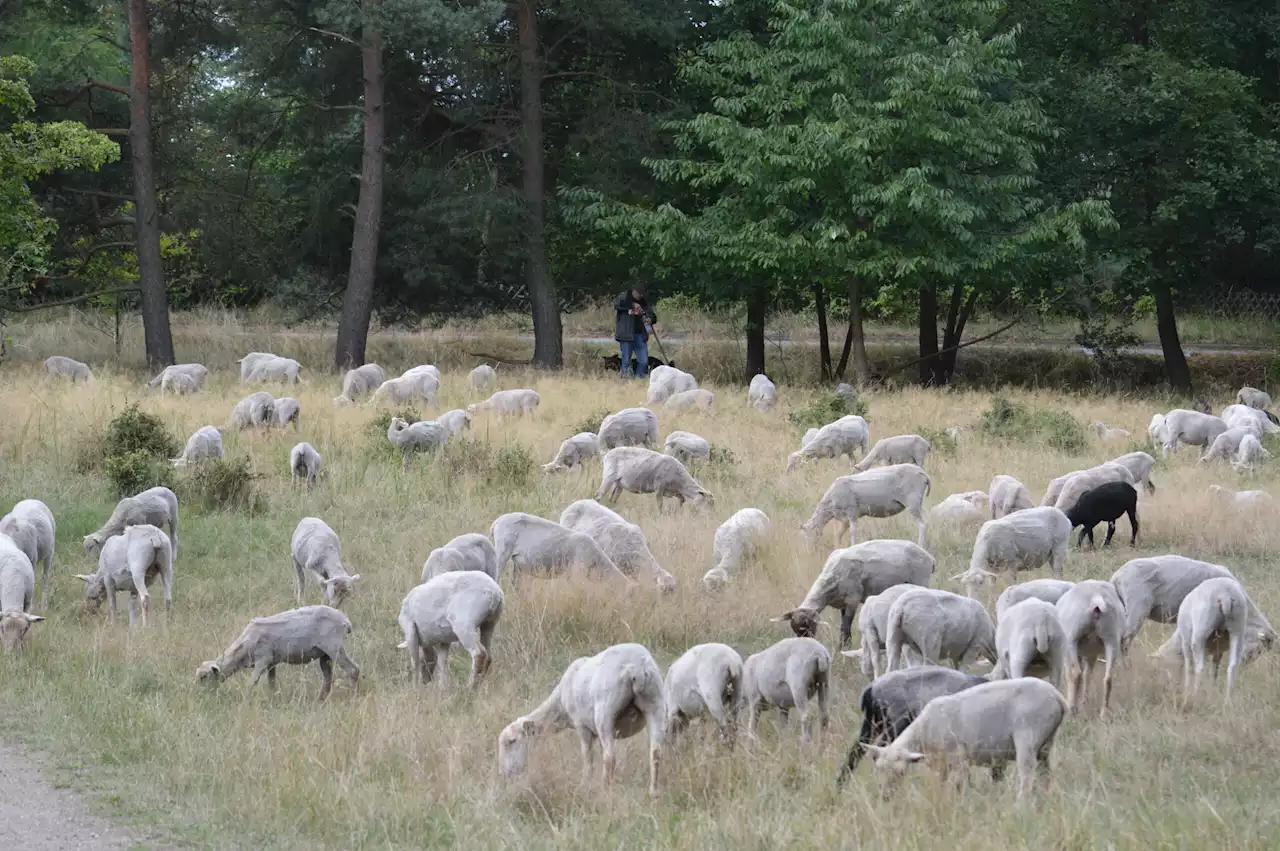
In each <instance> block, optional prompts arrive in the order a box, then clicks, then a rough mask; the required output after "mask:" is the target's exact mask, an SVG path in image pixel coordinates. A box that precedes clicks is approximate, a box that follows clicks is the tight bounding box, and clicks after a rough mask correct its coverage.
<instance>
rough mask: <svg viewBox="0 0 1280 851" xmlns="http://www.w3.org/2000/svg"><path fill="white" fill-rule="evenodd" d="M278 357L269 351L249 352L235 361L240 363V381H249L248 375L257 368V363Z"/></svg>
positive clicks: (244, 382)
mask: <svg viewBox="0 0 1280 851" xmlns="http://www.w3.org/2000/svg"><path fill="white" fill-rule="evenodd" d="M279 357H280V356H279V355H273V354H272V353H271V352H249V354H247V355H245V356H244V357H242V358H240V360H238V361H236V363H238V364H240V383H242V384H247V383H248V382H249V376H250V375H252V374H253V371H254V370H255V369H257V367H258V364H260V363H265V362H267V361H270V360H275V359H276V358H279Z"/></svg>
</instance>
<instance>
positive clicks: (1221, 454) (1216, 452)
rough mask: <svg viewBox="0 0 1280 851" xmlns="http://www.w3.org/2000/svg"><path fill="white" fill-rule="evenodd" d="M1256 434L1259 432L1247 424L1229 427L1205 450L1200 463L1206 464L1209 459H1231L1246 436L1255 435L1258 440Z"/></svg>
mask: <svg viewBox="0 0 1280 851" xmlns="http://www.w3.org/2000/svg"><path fill="white" fill-rule="evenodd" d="M1256 434H1257V432H1255V431H1254V430H1253V429H1251V428H1248V427H1245V426H1235V427H1232V428H1229V429H1227V430H1226V431H1224V432H1223V433H1222V434H1220V435H1218V436H1217V437H1215V438H1214V439H1213V443H1212V444H1210V446H1209V448H1208V449H1207V450H1205V453H1204V454H1203V455H1201V456H1200V463H1202V464H1204V463H1207V462H1209V461H1216V460H1219V459H1221V460H1223V461H1230V460H1231V459H1232V458H1233V456H1235V454H1236V452H1238V451H1239V450H1240V441H1242V440H1244V439H1245V438H1246V437H1253V438H1254V440H1257V438H1256V437H1254V435H1256Z"/></svg>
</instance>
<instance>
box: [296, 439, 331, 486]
mask: <svg viewBox="0 0 1280 851" xmlns="http://www.w3.org/2000/svg"><path fill="white" fill-rule="evenodd" d="M322 464H323V459H321V457H320V453H319V452H317V451H316V448H315V447H314V446H312V445H311V444H310V443H305V442H303V443H299V444H298V445H296V446H294V447H293V449H291V450H289V476H290V481H291V482H292V483H293V484H295V485H296V484H297V483H298V480H299V479H301V480H302V481H303V482H304V483H306V484H308V485H314V484H315V483H316V476H318V475H320V467H321V465H322Z"/></svg>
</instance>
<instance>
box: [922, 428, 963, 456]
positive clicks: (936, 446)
mask: <svg viewBox="0 0 1280 851" xmlns="http://www.w3.org/2000/svg"><path fill="white" fill-rule="evenodd" d="M916 434H918V435H920V436H921V437H923V438H924V439H925V440H927V441H929V453H930V454H931V455H932V454H938V455H947V456H953V455H955V454H956V439H955V438H954V437H952V436H951V435H949V434H947V433H946V432H945V431H943V430H942V429H940V428H929V427H928V426H925V427H922V428H918V429H916Z"/></svg>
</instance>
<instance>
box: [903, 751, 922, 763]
mask: <svg viewBox="0 0 1280 851" xmlns="http://www.w3.org/2000/svg"><path fill="white" fill-rule="evenodd" d="M903 758H904V759H905V760H906V761H907V762H920V761H921V760H922V759H924V754H922V753H916V752H915V751H907V754H906V756H905V757H903Z"/></svg>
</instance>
